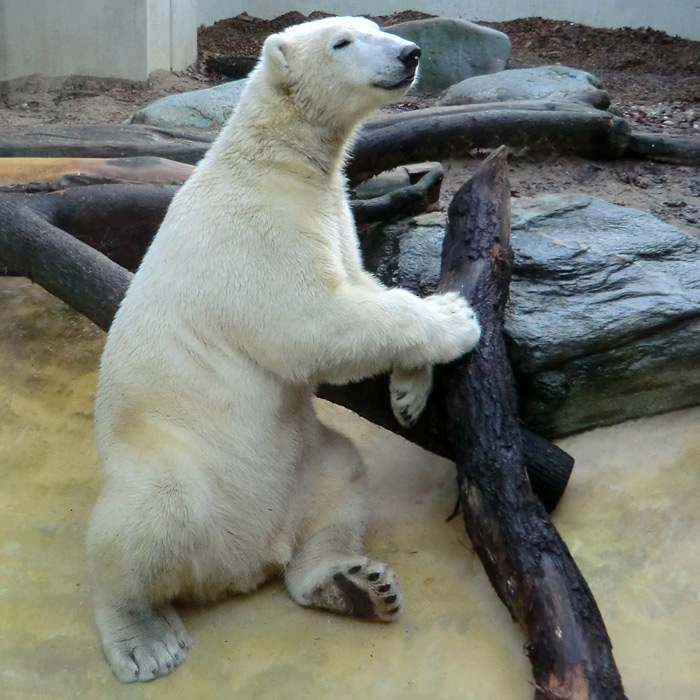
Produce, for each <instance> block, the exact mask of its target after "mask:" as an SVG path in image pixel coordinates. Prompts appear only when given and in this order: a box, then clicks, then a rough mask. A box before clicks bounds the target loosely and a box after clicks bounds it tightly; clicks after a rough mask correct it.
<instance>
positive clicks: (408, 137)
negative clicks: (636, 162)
mask: <svg viewBox="0 0 700 700" xmlns="http://www.w3.org/2000/svg"><path fill="white" fill-rule="evenodd" d="M629 137H630V125H629V123H628V122H626V121H625V120H624V119H622V118H620V117H616V116H614V115H612V114H611V113H610V112H604V111H602V110H599V109H594V108H592V107H588V106H587V105H584V104H580V103H579V104H575V103H568V102H560V103H558V102H546V101H532V102H527V101H523V102H512V103H508V102H499V103H492V104H480V105H464V106H457V107H433V108H430V109H419V110H416V111H414V112H409V113H401V114H391V115H388V116H384V117H378V118H375V119H370V120H368V121H367V122H366V123H365V125H364V126H363V128H362V131H361V132H360V136H359V138H358V140H357V143H356V145H355V147H354V149H353V158H352V160H351V161H350V163H349V164H348V175H349V177H350V180H351V182H357V181H360V180H364V179H366V178H368V177H371V176H372V175H375V174H376V173H377V172H380V171H381V170H386V169H388V168H392V167H395V166H397V165H401V164H402V163H408V162H418V161H421V160H444V159H445V158H458V157H464V156H466V155H468V154H469V153H470V151H472V150H474V149H476V148H497V147H498V146H500V145H501V144H505V145H506V146H510V147H512V148H516V149H521V148H524V149H527V151H528V152H530V153H532V152H541V153H552V152H555V153H573V154H576V155H580V156H584V157H586V158H594V159H605V158H617V157H619V156H621V155H622V154H623V153H624V152H625V149H626V148H627V144H628V143H629Z"/></svg>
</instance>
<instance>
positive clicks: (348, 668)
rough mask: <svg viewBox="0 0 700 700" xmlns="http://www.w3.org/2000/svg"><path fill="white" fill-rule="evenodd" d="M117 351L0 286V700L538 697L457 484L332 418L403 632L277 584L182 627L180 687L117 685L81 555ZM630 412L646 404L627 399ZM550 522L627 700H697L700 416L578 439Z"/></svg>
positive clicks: (49, 301)
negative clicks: (355, 472) (99, 421)
mask: <svg viewBox="0 0 700 700" xmlns="http://www.w3.org/2000/svg"><path fill="white" fill-rule="evenodd" d="M103 341H104V334H103V333H102V332H101V331H99V330H97V329H96V328H95V327H94V326H93V325H92V324H90V323H89V322H88V321H86V320H84V319H83V318H82V317H81V316H80V315H78V314H76V313H74V312H73V311H71V310H70V309H68V308H67V307H66V306H64V305H63V304H62V303H60V302H59V301H57V300H55V299H53V298H52V297H50V296H49V295H48V294H46V293H45V292H44V291H43V290H41V289H40V288H38V287H36V286H35V285H32V284H30V283H29V282H28V281H26V280H23V279H0V483H1V488H0V514H1V516H0V698H6V699H7V700H15V699H21V700H32V699H34V698H37V699H38V698H71V699H72V700H73V699H80V700H92V699H95V700H103V699H111V698H129V699H131V698H153V699H160V698H162V699H166V698H167V699H171V698H192V699H194V700H198V699H199V698H203V699H205V700H215V699H217V698H236V699H237V700H253V699H261V700H301V699H305V698H309V699H323V700H363V699H366V700H411V699H421V700H422V699H425V700H428V699H429V700H452V699H453V698H454V699H455V700H456V699H457V698H459V700H525V699H529V698H532V696H533V688H532V686H531V683H530V681H531V676H530V671H529V666H528V663H527V661H526V659H525V657H524V655H523V653H522V644H523V637H522V635H521V634H520V632H519V630H518V628H517V627H516V626H515V625H514V624H513V623H512V622H511V620H510V618H509V616H508V614H507V612H506V610H505V608H504V607H503V606H502V605H501V603H500V602H499V601H498V600H497V598H496V596H495V594H494V593H493V592H492V589H491V588H490V586H489V584H488V582H487V581H486V578H485V575H484V573H483V571H482V568H481V565H480V563H479V561H478V560H477V559H476V557H475V556H474V555H473V554H472V552H471V551H470V548H469V543H468V541H467V539H466V536H465V535H464V534H463V527H462V524H461V521H460V520H459V519H455V520H454V521H453V522H451V523H450V524H445V522H444V518H445V516H446V515H448V514H449V513H450V511H451V510H452V507H453V505H454V500H455V488H454V483H453V467H452V465H451V464H449V463H448V462H446V461H444V460H441V459H438V458H436V457H434V456H432V455H429V454H427V453H425V452H423V451H421V450H420V449H418V448H415V447H413V446H411V445H409V444H408V443H406V442H404V441H402V440H401V439H399V438H397V437H395V436H393V435H391V434H389V433H386V432H384V431H382V430H380V429H378V428H376V427H375V426H373V425H371V424H369V423H366V422H364V421H362V420H361V419H358V418H357V417H355V416H353V415H351V414H349V413H347V412H346V411H343V410H342V409H339V408H337V407H335V406H332V405H329V404H323V405H320V411H321V413H322V414H323V416H324V417H325V418H326V419H327V420H328V421H329V422H332V423H333V424H335V425H337V426H340V427H341V428H342V429H343V430H344V431H345V432H346V433H348V434H349V435H351V436H352V437H353V438H354V440H355V441H356V442H357V443H358V444H359V445H360V447H361V449H362V452H363V453H364V455H365V458H366V460H367V462H368V464H369V466H370V470H371V478H372V481H373V494H374V499H375V519H374V522H373V526H372V529H371V532H370V535H369V537H368V541H367V548H368V550H369V551H370V552H371V553H373V554H374V555H376V556H379V557H381V558H384V559H385V560H386V561H388V562H389V563H390V564H391V565H392V566H393V567H394V568H395V570H396V571H397V572H398V574H399V577H400V579H401V581H402V585H403V588H404V592H405V596H406V600H407V609H406V614H405V616H404V617H403V618H402V619H401V620H400V621H399V622H397V623H395V624H392V625H381V624H371V623H363V622H357V621H354V620H346V619H343V618H340V617H334V616H331V615H328V614H325V613H321V612H314V611H310V610H304V609H302V608H299V607H298V606H296V605H295V604H294V603H292V602H291V600H290V599H289V598H288V597H287V595H286V593H285V591H284V589H283V587H282V586H281V585H280V584H278V583H274V584H271V585H269V586H267V587H266V588H264V589H263V590H262V591H260V592H259V593H257V594H255V595H252V596H249V597H244V598H239V599H232V600H230V601H228V602H226V603H224V604H221V605H217V606H215V607H211V608H208V609H204V610H187V611H185V613H184V617H185V621H186V624H187V626H188V628H189V630H190V632H191V633H192V634H193V635H194V637H195V639H196V646H195V648H194V649H193V651H192V652H191V653H190V658H189V659H188V661H187V662H186V664H185V665H184V666H183V667H182V668H180V669H179V670H178V671H177V672H176V673H175V674H174V675H172V676H170V677H168V678H165V679H161V680H158V681H155V682H152V683H148V684H138V685H131V686H124V685H120V684H119V683H118V682H117V681H116V680H114V679H113V677H112V675H111V672H110V671H109V669H108V667H107V665H106V663H105V662H104V660H103V658H102V654H101V651H100V648H99V646H98V641H97V637H96V634H95V631H94V629H93V626H92V621H91V610H90V594H89V593H90V592H89V588H90V584H89V582H88V580H87V578H86V572H85V560H84V556H83V548H82V538H83V531H84V528H85V523H86V520H87V517H88V515H89V513H90V510H91V507H92V504H93V502H94V500H95V498H96V496H97V491H98V482H97V465H96V458H95V451H94V445H93V436H92V423H91V421H92V401H93V397H94V391H95V386H96V380H97V363H98V358H99V354H100V350H101V347H102V343H103ZM630 400H633V398H631V399H630ZM562 445H563V447H564V448H565V449H566V450H568V451H569V452H571V453H572V454H573V455H574V456H575V457H576V460H577V465H576V468H575V470H574V472H573V476H572V480H571V484H570V486H569V489H568V491H567V493H566V495H565V498H564V500H563V502H562V503H561V505H560V507H559V509H558V510H557V513H556V515H555V518H554V520H555V523H556V525H557V527H558V528H559V530H560V531H561V533H562V535H563V536H564V538H565V539H566V541H567V543H568V544H569V546H570V548H571V550H572V552H573V554H574V557H575V558H576V560H577V562H578V564H579V566H580V567H581V569H582V570H583V572H584V575H585V576H586V578H587V580H588V582H589V584H590V586H591V588H592V590H593V592H594V594H595V596H596V598H597V600H598V603H599V605H600V608H601V610H602V613H603V616H604V618H605V620H606V621H607V625H608V630H609V632H610V635H611V637H612V640H613V644H614V647H615V655H616V659H617V662H618V665H619V667H620V670H621V672H622V676H623V679H624V682H625V686H626V689H627V692H628V695H629V698H630V700H659V699H661V698H663V699H666V698H668V699H669V700H699V699H700V507H699V506H700V409H692V410H687V411H682V412H678V413H673V414H668V415H665V416H660V417H656V418H652V419H647V420H642V421H636V422H633V423H628V424H625V425H620V426H616V427H613V428H608V429H604V430H597V431H594V432H590V433H587V434H585V435H580V436H578V437H573V438H569V439H567V440H564V441H563V442H562Z"/></svg>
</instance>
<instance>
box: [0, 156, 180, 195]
mask: <svg viewBox="0 0 700 700" xmlns="http://www.w3.org/2000/svg"><path fill="white" fill-rule="evenodd" d="M192 170H193V166H191V165H186V164H184V163H178V162H176V161H174V160H168V159H166V158H155V157H150V156H143V157H135V158H0V189H3V188H4V187H6V186H8V185H21V184H30V183H43V182H50V181H52V180H60V179H61V178H63V177H66V176H68V177H70V176H88V177H91V178H102V179H105V180H110V181H120V182H145V183H150V184H154V185H174V184H182V183H183V182H184V181H185V180H186V179H187V178H188V177H189V176H190V175H191V173H192Z"/></svg>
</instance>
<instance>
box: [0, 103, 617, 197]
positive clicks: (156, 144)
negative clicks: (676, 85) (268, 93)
mask: <svg viewBox="0 0 700 700" xmlns="http://www.w3.org/2000/svg"><path fill="white" fill-rule="evenodd" d="M629 135H630V126H629V124H628V122H626V121H625V120H624V119H622V118H620V117H616V116H614V115H612V114H610V113H609V112H604V111H602V110H599V109H594V108H592V107H589V106H588V105H585V104H581V103H570V102H559V103H558V102H545V101H531V102H530V101H522V102H512V103H509V102H502V103H496V104H479V105H461V106H457V107H434V108H430V109H419V110H415V111H413V112H400V113H397V114H391V115H385V116H381V117H375V118H373V119H369V120H368V121H367V122H366V123H365V125H364V126H363V128H362V130H361V132H360V134H359V137H358V140H357V142H356V145H355V148H354V151H353V153H354V155H353V158H352V160H351V162H350V163H349V165H348V175H349V179H350V181H351V182H352V183H357V182H360V181H361V180H364V179H366V178H368V177H371V176H372V175H376V174H377V173H379V172H382V171H383V170H387V169H389V168H392V167H394V166H397V165H403V164H404V163H411V162H420V161H424V160H444V159H445V158H456V157H464V156H467V155H469V153H470V152H471V151H472V150H474V149H477V148H495V147H497V146H499V145H500V144H502V143H504V144H506V145H508V146H511V147H513V148H527V149H528V151H531V152H532V151H536V152H546V153H551V152H563V153H575V154H578V155H582V156H586V157H589V158H615V157H617V156H620V155H622V154H623V153H624V151H625V149H626V148H627V144H628V142H629ZM213 138H214V136H213V134H207V133H203V132H197V131H194V130H187V131H185V130H175V129H162V128H158V127H152V126H145V125H142V124H120V125H92V126H75V125H72V126H61V125H53V126H41V127H30V128H29V129H27V130H26V131H25V132H24V133H21V134H17V132H16V130H8V129H0V157H51V158H58V157H81V158H115V157H126V156H159V157H162V158H169V159H171V160H176V161H180V162H183V163H191V164H193V163H196V162H197V161H198V160H199V159H200V158H201V157H202V156H203V155H204V153H205V152H206V150H207V148H208V147H209V145H210V143H211V141H212V140H213Z"/></svg>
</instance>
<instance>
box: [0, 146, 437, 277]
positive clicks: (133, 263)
mask: <svg viewBox="0 0 700 700" xmlns="http://www.w3.org/2000/svg"><path fill="white" fill-rule="evenodd" d="M128 160H132V159H128ZM139 160H140V159H139ZM159 161H160V159H159ZM98 162H99V163H106V162H108V161H98ZM2 164H3V160H2V159H0V172H1V171H2ZM54 164H55V161H54V160H51V162H50V164H49V168H54V167H56V166H55V165H54ZM175 165H178V166H180V167H182V168H187V169H188V172H189V166H184V165H182V164H180V163H175ZM71 167H72V166H71ZM37 170H38V171H41V168H40V166H37ZM35 172H36V171H35ZM48 172H49V173H50V174H54V172H53V171H52V170H51V169H49V170H48ZM115 174H116V170H115ZM183 174H184V173H183ZM442 179H443V172H442V169H439V170H437V169H436V170H431V171H429V172H428V173H426V174H425V175H424V176H423V177H422V178H420V180H419V181H418V182H417V183H416V184H414V185H409V186H407V187H402V188H401V189H399V190H396V191H395V192H392V193H391V194H388V195H383V196H381V197H374V198H372V199H365V200H354V201H352V202H351V204H350V206H351V209H352V212H353V215H354V217H355V221H356V222H357V223H358V224H361V223H369V222H379V221H382V222H385V221H391V220H393V219H397V218H401V217H407V216H414V215H415V214H419V213H421V212H423V211H425V210H426V208H427V207H428V206H429V205H430V204H434V203H435V202H437V200H438V199H439V197H440V184H441V183H442ZM96 182H97V183H99V182H100V180H99V179H98V180H95V178H93V176H69V175H65V176H63V177H62V178H61V179H60V180H57V181H53V182H45V183H36V182H32V183H30V184H28V185H26V186H23V185H20V186H16V187H8V189H6V190H4V191H3V188H0V196H2V195H3V194H4V195H7V194H13V195H15V196H22V195H24V196H23V197H22V198H21V201H22V202H24V203H25V204H26V205H27V206H29V207H30V208H31V209H33V210H34V211H36V212H38V213H39V214H41V216H42V217H43V218H44V219H45V220H46V221H47V222H48V223H49V224H52V225H53V226H57V227H58V228H61V229H63V230H64V231H66V232H68V233H70V234H71V235H73V236H75V237H76V238H79V239H80V240H81V241H83V242H85V243H88V244H89V245H91V246H92V247H93V248H96V249H97V250H99V251H100V252H101V253H104V254H105V255H107V257H109V258H110V259H111V260H113V261H114V262H116V263H118V264H119V265H121V266H122V267H126V268H127V269H129V270H135V269H136V268H137V267H138V265H139V263H140V262H141V258H142V257H143V255H144V253H145V252H146V249H147V248H148V246H149V245H150V243H151V240H152V239H153V236H154V235H155V232H156V231H157V230H158V226H159V225H160V222H161V221H162V220H163V217H164V216H165V212H166V211H167V208H168V205H169V204H170V201H171V199H172V197H173V196H174V194H175V192H176V191H177V187H175V186H166V185H149V184H134V183H125V182H109V183H108V184H95V183H96ZM66 186H68V187H67V188H66V189H64V188H65V187H66ZM30 195H31V196H30ZM16 201H20V200H19V199H17V200H16ZM0 257H1V256H0Z"/></svg>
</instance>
